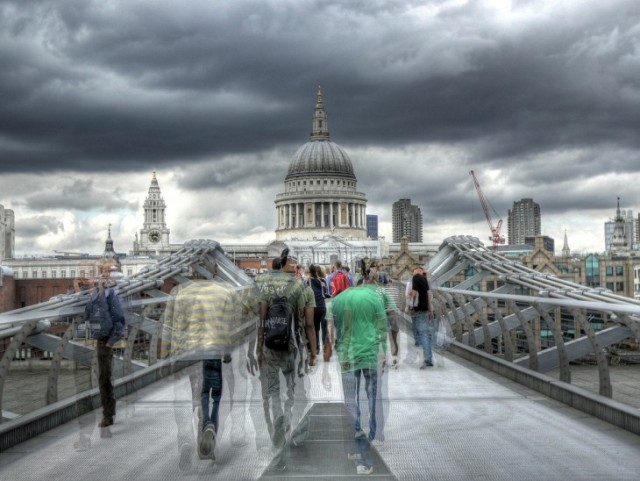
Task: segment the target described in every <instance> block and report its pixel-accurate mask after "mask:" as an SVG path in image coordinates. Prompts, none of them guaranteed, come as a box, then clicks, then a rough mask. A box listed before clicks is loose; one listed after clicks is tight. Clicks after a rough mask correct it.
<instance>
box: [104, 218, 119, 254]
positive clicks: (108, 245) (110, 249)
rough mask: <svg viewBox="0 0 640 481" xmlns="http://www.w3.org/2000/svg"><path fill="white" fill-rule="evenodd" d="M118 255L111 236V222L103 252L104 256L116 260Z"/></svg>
mask: <svg viewBox="0 0 640 481" xmlns="http://www.w3.org/2000/svg"><path fill="white" fill-rule="evenodd" d="M117 257H118V256H117V255H116V251H115V250H114V249H113V239H112V238H111V224H109V230H108V233H107V240H106V241H105V243H104V253H103V254H102V258H103V259H109V260H116V259H117Z"/></svg>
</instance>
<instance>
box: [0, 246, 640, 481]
mask: <svg viewBox="0 0 640 481" xmlns="http://www.w3.org/2000/svg"><path fill="white" fill-rule="evenodd" d="M208 257H209V258H211V257H213V258H215V259H216V261H217V263H218V266H219V273H220V275H221V276H222V277H223V278H224V279H225V280H226V281H227V282H229V283H231V284H234V285H245V284H246V283H248V282H250V279H249V278H247V277H246V276H245V275H244V273H242V272H240V271H239V270H237V269H235V267H234V266H233V264H232V263H231V262H230V261H228V259H227V258H226V256H224V253H223V252H222V251H221V249H220V248H219V246H218V245H217V243H214V242H211V241H192V242H190V243H187V244H186V245H185V248H184V249H183V251H182V252H180V253H178V254H176V255H175V256H171V257H170V258H165V259H162V260H160V261H159V262H158V265H157V266H156V267H154V268H152V269H149V270H148V271H147V272H143V273H140V274H139V275H138V276H137V277H136V278H132V279H126V280H121V281H119V291H120V293H121V294H122V295H123V296H124V297H125V298H126V299H128V300H127V302H128V306H129V309H130V311H131V319H130V325H131V328H130V332H129V333H128V337H127V341H126V342H125V343H124V345H123V346H121V347H120V353H121V356H119V358H118V360H117V364H116V366H115V367H116V372H117V373H118V374H117V376H118V379H117V380H116V392H117V393H118V398H119V400H118V408H117V412H118V414H117V416H116V423H115V424H114V425H113V426H111V427H110V428H105V429H99V428H97V427H95V425H96V422H97V419H96V417H98V416H97V415H96V413H95V411H93V410H92V409H91V408H95V407H98V403H99V402H98V399H99V396H98V393H97V390H96V389H95V388H92V380H91V378H92V377H93V376H92V375H91V369H75V370H74V369H72V368H71V367H70V366H69V362H75V363H77V364H79V365H83V364H84V365H87V366H92V365H93V366H94V367H95V362H94V361H93V359H94V356H93V348H92V346H91V345H90V344H82V343H80V342H79V341H78V340H77V339H76V338H75V337H74V333H77V327H78V322H79V320H78V315H79V314H80V313H81V312H82V310H83V309H82V306H83V304H84V303H86V299H85V298H83V297H82V296H71V297H70V298H60V299H53V300H51V301H49V302H48V303H45V304H44V305H38V306H34V307H32V308H24V309H20V310H18V311H13V312H11V313H5V314H3V315H1V316H0V323H2V327H4V330H3V331H0V333H4V334H0V335H2V336H3V337H5V338H6V339H7V342H5V348H4V353H3V357H2V360H1V361H0V406H1V407H2V414H3V422H2V424H0V450H1V452H0V479H53V480H55V479H61V480H62V479H64V480H75V479H78V480H79V479H82V480H86V479H118V480H120V479H150V480H151V479H153V480H158V479H178V478H181V479H182V478H186V479H189V478H193V479H230V480H231V479H238V480H245V479H246V480H248V479H284V478H288V479H352V478H355V477H357V475H356V468H355V464H356V462H357V461H356V460H352V459H349V457H350V456H349V454H351V455H352V456H351V457H354V456H353V454H355V453H357V449H355V448H354V441H353V439H352V435H353V430H352V426H351V425H350V421H348V420H347V418H346V416H345V413H344V410H343V409H342V403H343V401H344V399H343V395H342V388H341V382H340V372H339V367H338V365H337V362H336V361H335V356H334V357H333V358H332V360H331V361H330V362H328V363H322V361H320V362H319V364H318V366H316V367H315V368H314V369H312V370H311V371H310V372H308V373H307V374H306V375H305V376H303V377H300V378H299V381H298V386H297V387H296V396H297V397H296V403H295V404H296V406H295V407H294V410H296V409H297V410H298V412H299V413H300V417H305V418H306V419H307V420H308V421H309V433H310V436H309V439H308V440H307V441H306V443H305V445H304V446H299V447H293V446H292V447H291V448H290V456H289V461H288V463H287V468H286V469H285V470H284V471H276V470H275V469H274V467H273V466H272V465H271V461H272V457H273V456H272V452H271V449H270V440H269V435H268V429H267V426H266V424H265V421H264V414H263V408H262V399H261V392H260V383H259V381H258V379H257V377H256V376H253V375H251V374H250V372H249V371H248V369H247V367H246V355H245V351H244V349H245V348H246V346H239V347H238V348H237V349H236V351H235V352H234V354H233V356H232V362H231V363H229V364H226V365H224V367H223V376H224V377H225V379H226V380H227V381H231V382H227V383H226V384H225V391H224V393H223V398H222V399H223V401H222V407H221V417H222V418H223V419H224V421H223V423H224V424H222V425H221V428H220V431H219V436H218V438H219V439H218V442H217V449H216V458H217V461H216V462H215V463H214V462H212V461H211V460H199V459H198V458H197V456H196V455H195V453H194V454H193V455H192V456H190V457H189V458H188V459H184V458H182V459H181V457H180V452H179V446H178V444H177V428H176V419H178V416H177V415H176V413H178V412H180V411H184V410H187V411H189V410H190V409H191V403H190V401H188V400H185V399H184V397H183V394H184V393H185V392H188V391H189V390H190V385H189V381H188V377H189V376H188V374H189V371H190V370H193V369H194V368H197V365H195V366H190V367H187V368H185V369H183V370H176V369H175V365H172V364H171V363H170V362H168V361H166V360H160V359H158V358H157V352H158V349H157V345H158V342H159V339H160V338H161V337H162V325H161V321H160V316H159V313H160V312H161V310H162V305H163V303H164V302H166V300H167V297H168V296H167V295H166V294H164V293H163V292H162V291H161V290H160V289H159V288H160V286H161V285H162V284H163V282H165V281H167V280H169V279H172V280H173V281H174V282H178V283H180V282H184V281H186V278H187V276H189V275H190V273H192V272H194V271H197V272H199V273H200V274H201V275H204V276H205V277H206V276H207V274H208V275H209V276H210V273H208V271H207V265H209V264H208V263H207V258H208ZM429 270H430V274H431V284H432V285H433V286H434V288H435V301H436V311H437V313H438V318H439V319H440V320H441V322H444V323H445V326H446V328H447V330H448V332H449V334H450V336H451V337H452V338H453V340H452V342H451V343H450V345H449V346H448V349H446V350H444V351H439V352H438V354H437V361H440V362H436V367H434V368H432V369H429V370H420V369H419V368H418V364H417V363H416V362H410V359H409V360H407V361H406V362H402V363H401V365H400V367H399V369H398V370H391V371H388V372H386V374H385V376H384V378H385V383H384V386H383V387H382V388H381V390H382V397H383V401H384V402H383V406H384V412H385V419H386V422H385V426H384V433H385V440H384V442H382V443H379V442H374V445H373V446H372V448H371V452H370V455H371V457H372V463H373V466H374V471H373V473H372V474H371V475H370V476H372V477H376V478H379V479H398V480H402V479H416V480H418V479H420V480H421V479H439V480H466V479H473V480H478V479H487V480H503V479H504V480H513V479H519V480H542V479H544V480H548V479H569V480H573V479H575V480H591V479H593V480H596V479H606V480H636V479H638V474H637V473H638V472H640V457H639V456H638V454H640V437H638V434H640V416H639V414H640V410H639V409H638V406H633V405H631V404H629V403H623V402H621V401H620V400H619V392H620V393H625V392H628V390H629V389H634V388H635V389H637V387H636V386H638V385H639V384H638V382H637V380H638V378H639V377H640V376H637V373H636V370H635V369H633V368H635V367H637V366H633V367H632V368H631V369H630V370H625V372H627V371H630V373H629V372H627V374H625V376H628V377H626V378H625V379H631V380H632V381H631V382H626V383H624V382H623V383H617V382H616V376H617V371H616V368H613V369H612V367H611V360H612V357H611V352H612V348H613V347H615V346H619V345H620V344H621V343H623V342H633V340H634V338H635V340H637V339H638V338H639V336H638V324H637V322H638V319H639V316H640V306H639V305H638V303H636V302H634V301H633V300H630V299H626V298H619V297H617V296H615V295H613V294H612V293H610V292H607V291H592V290H588V289H586V288H584V287H583V286H578V285H575V284H571V283H569V282H566V281H563V280H560V279H558V278H554V277H553V276H548V275H543V274H540V273H538V272H536V271H531V270H528V269H526V268H525V267H524V266H522V265H520V264H518V263H514V262H512V261H509V260H507V259H505V258H503V257H501V256H500V255H499V254H497V253H495V252H493V251H489V250H487V249H485V248H484V246H483V245H482V244H481V243H480V242H479V241H477V239H474V238H469V237H455V238H449V239H447V240H446V241H445V242H444V243H443V244H442V247H441V249H440V251H439V253H438V254H437V255H436V256H435V257H434V258H433V259H432V261H431V263H430V265H429ZM491 276H496V277H497V278H499V280H500V282H499V283H496V289H493V290H492V291H490V292H484V291H481V290H480V289H479V286H480V285H481V283H482V281H483V280H486V279H488V278H490V277H491ZM399 284H400V283H398V293H400V292H403V286H401V285H399ZM498 284H499V285H498ZM398 301H399V303H400V304H401V301H402V296H400V295H398ZM400 308H402V306H400ZM403 319H404V318H403ZM403 322H406V319H405V321H403ZM55 323H67V324H68V328H67V330H66V331H65V332H64V335H62V337H59V336H53V335H51V334H50V333H49V332H48V331H49V330H50V328H51V326H52V325H54V324H55ZM568 326H572V327H568ZM596 326H597V327H596ZM404 327H405V329H403V331H402V332H401V334H400V339H401V342H400V358H401V359H404V358H405V356H407V355H409V357H411V354H412V351H413V350H414V347H413V340H412V338H411V337H410V330H409V329H406V327H407V326H406V325H405V326H404ZM576 327H577V329H576ZM570 329H574V330H573V335H572V336H568V335H567V334H568V333H569V332H570ZM542 331H545V333H544V334H545V335H544V336H543V335H542ZM9 339H10V341H9ZM24 344H27V345H30V346H33V347H34V348H38V349H41V350H43V351H46V352H48V353H50V357H51V359H50V360H49V361H48V362H47V367H46V368H45V369H41V370H40V372H37V371H38V370H37V369H31V370H29V369H25V368H23V367H22V365H23V364H24V362H19V361H16V360H14V359H16V357H18V356H17V353H19V350H20V349H21V346H24ZM584 359H587V362H588V363H591V364H592V366H591V371H592V374H593V382H591V383H589V382H583V379H580V381H581V383H580V384H581V385H576V384H577V383H576V382H575V381H577V380H578V379H577V377H578V376H576V375H575V374H573V375H572V373H573V371H575V369H576V366H577V364H576V363H577V362H578V361H580V360H584ZM31 367H32V368H33V366H31ZM581 375H582V374H581ZM572 380H573V381H574V384H572V383H571V382H572ZM633 380H635V381H633ZM590 384H592V385H594V386H595V389H591V390H590V389H589V386H590ZM619 384H620V386H618V385H619ZM618 387H619V389H618ZM632 392H633V391H632ZM633 398H634V396H633V395H630V396H628V399H633ZM363 409H365V410H366V402H365V403H364V405H363ZM87 439H88V440H89V442H86V440H87ZM81 441H83V442H81ZM181 461H182V462H181Z"/></svg>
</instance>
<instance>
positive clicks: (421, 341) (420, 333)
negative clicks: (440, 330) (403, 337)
mask: <svg viewBox="0 0 640 481" xmlns="http://www.w3.org/2000/svg"><path fill="white" fill-rule="evenodd" d="M411 320H412V321H413V329H414V332H415V335H416V341H417V342H418V345H419V346H422V351H423V353H424V362H426V363H431V362H433V358H432V353H431V342H432V340H433V333H434V326H433V319H429V313H428V312H426V311H417V312H414V313H413V315H412V316H411Z"/></svg>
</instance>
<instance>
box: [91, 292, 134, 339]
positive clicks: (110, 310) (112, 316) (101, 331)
mask: <svg viewBox="0 0 640 481" xmlns="http://www.w3.org/2000/svg"><path fill="white" fill-rule="evenodd" d="M85 317H86V320H87V321H89V323H90V324H91V328H92V329H93V337H94V338H95V339H98V340H100V341H105V342H106V343H107V344H109V345H110V346H113V345H114V344H115V343H116V342H118V341H119V340H120V339H122V336H124V325H125V319H124V311H123V309H122V304H120V300H119V299H118V296H117V294H116V292H115V291H114V290H113V289H111V288H106V289H104V291H102V292H100V291H99V290H98V289H94V290H93V292H92V293H91V298H90V299H89V302H88V303H87V306H86V307H85Z"/></svg>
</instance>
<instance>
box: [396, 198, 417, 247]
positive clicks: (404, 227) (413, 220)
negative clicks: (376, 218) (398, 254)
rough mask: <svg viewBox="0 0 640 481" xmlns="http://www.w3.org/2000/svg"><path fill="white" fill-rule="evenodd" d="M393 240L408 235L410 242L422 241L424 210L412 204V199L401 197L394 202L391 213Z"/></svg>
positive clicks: (399, 239) (398, 240)
mask: <svg viewBox="0 0 640 481" xmlns="http://www.w3.org/2000/svg"><path fill="white" fill-rule="evenodd" d="M391 220H392V223H393V226H392V229H393V242H400V241H401V239H402V238H403V237H406V238H407V240H408V241H409V242H422V212H421V211H420V208H419V207H418V206H415V205H412V204H411V199H400V200H398V201H396V202H394V203H393V210H392V213H391Z"/></svg>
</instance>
